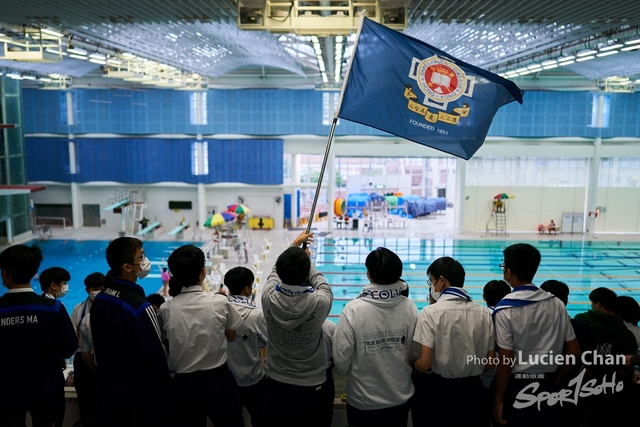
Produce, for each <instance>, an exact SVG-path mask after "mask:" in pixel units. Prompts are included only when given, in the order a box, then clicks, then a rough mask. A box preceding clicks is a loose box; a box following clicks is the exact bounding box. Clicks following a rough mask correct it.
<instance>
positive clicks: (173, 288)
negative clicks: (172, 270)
mask: <svg viewBox="0 0 640 427" xmlns="http://www.w3.org/2000/svg"><path fill="white" fill-rule="evenodd" d="M180 292H182V283H180V281H178V280H177V279H176V278H175V277H173V276H171V279H169V295H171V296H172V297H174V298H175V297H177V296H178V295H180Z"/></svg>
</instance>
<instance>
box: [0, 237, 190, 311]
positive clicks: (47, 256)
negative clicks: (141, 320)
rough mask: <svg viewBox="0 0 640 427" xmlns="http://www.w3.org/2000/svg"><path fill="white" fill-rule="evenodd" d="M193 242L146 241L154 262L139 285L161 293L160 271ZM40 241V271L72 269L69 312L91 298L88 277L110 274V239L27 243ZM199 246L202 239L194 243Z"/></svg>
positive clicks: (66, 298) (37, 286)
mask: <svg viewBox="0 0 640 427" xmlns="http://www.w3.org/2000/svg"><path fill="white" fill-rule="evenodd" d="M189 243H190V242H182V241H181V242H171V241H145V242H144V245H143V248H144V252H145V254H146V255H147V257H148V258H149V260H150V261H151V263H152V266H151V273H149V275H148V276H147V277H145V278H144V279H138V282H137V283H138V284H139V285H140V286H142V287H143V288H144V292H145V294H146V295H149V294H152V293H155V292H157V291H158V290H159V289H160V288H161V287H162V280H161V279H160V273H161V272H162V267H163V266H166V260H167V258H168V257H169V254H171V252H172V251H173V250H174V249H176V248H178V247H179V246H182V245H186V244H189ZM33 244H36V245H38V246H39V247H40V249H41V250H42V256H43V261H42V264H41V265H40V269H39V270H38V274H39V273H40V272H42V271H43V270H46V269H47V268H49V267H62V268H65V269H66V270H68V271H69V273H70V274H71V280H70V281H69V292H68V293H67V295H65V296H64V297H63V298H61V300H60V301H62V303H63V304H64V305H65V307H66V308H67V311H68V312H69V314H71V310H73V307H75V305H76V304H78V303H79V302H81V301H83V300H84V299H86V298H87V296H88V295H87V293H86V292H85V290H84V278H85V277H87V276H88V275H89V274H91V273H93V272H96V271H98V272H100V273H103V274H106V273H107V271H108V270H109V266H108V265H107V261H106V259H105V250H106V249H107V245H108V244H109V241H107V240H81V241H77V240H48V241H38V240H32V241H30V242H27V243H26V245H27V246H31V245H33ZM194 244H195V245H196V246H199V245H202V242H196V243H194ZM31 285H32V287H33V289H34V290H35V291H36V292H37V293H38V294H41V293H42V290H41V289H40V282H39V281H38V279H37V278H34V279H32V281H31ZM0 288H1V289H0V295H2V294H4V293H5V292H6V290H7V289H6V288H5V287H4V286H2V287H0Z"/></svg>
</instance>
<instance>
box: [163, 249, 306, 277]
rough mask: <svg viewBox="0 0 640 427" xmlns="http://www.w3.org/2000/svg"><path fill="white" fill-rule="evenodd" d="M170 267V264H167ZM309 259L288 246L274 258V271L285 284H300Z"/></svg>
mask: <svg viewBox="0 0 640 427" xmlns="http://www.w3.org/2000/svg"><path fill="white" fill-rule="evenodd" d="M169 268H171V266H169ZM309 271H311V260H310V259H309V255H307V253H306V252H305V251H304V249H302V248H300V247H298V246H290V247H288V248H287V249H286V250H285V251H284V252H282V253H281V254H280V256H279V257H278V259H277V260H276V273H277V274H278V276H279V277H280V280H282V283H285V284H287V285H302V284H303V283H304V281H305V280H307V278H308V277H309Z"/></svg>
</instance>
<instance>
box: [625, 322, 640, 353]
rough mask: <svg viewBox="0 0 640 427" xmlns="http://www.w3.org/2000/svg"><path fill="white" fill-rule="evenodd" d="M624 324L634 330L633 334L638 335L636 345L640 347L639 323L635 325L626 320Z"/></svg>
mask: <svg viewBox="0 0 640 427" xmlns="http://www.w3.org/2000/svg"><path fill="white" fill-rule="evenodd" d="M624 325H625V326H626V327H627V329H629V330H630V331H631V332H633V335H634V336H635V337H636V345H637V346H638V347H640V328H639V327H638V325H634V324H633V323H631V322H624Z"/></svg>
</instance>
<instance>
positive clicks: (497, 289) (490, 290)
mask: <svg viewBox="0 0 640 427" xmlns="http://www.w3.org/2000/svg"><path fill="white" fill-rule="evenodd" d="M509 293H511V287H510V286H509V285H508V284H507V282H505V281H504V280H491V281H489V282H487V284H486V285H484V289H482V294H483V295H484V298H485V299H486V300H487V305H488V306H489V307H495V305H496V304H498V302H500V300H501V299H502V298H504V297H505V296H507V295H508V294H509Z"/></svg>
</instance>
